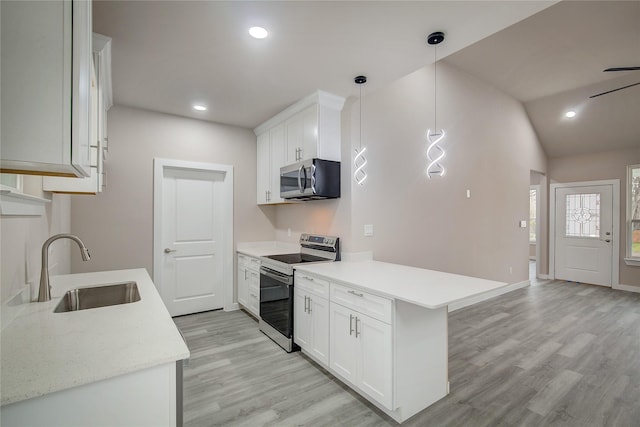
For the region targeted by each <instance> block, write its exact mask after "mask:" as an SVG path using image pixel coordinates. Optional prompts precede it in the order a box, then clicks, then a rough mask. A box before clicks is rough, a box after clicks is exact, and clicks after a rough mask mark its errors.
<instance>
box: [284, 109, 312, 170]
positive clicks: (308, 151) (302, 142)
mask: <svg viewBox="0 0 640 427" xmlns="http://www.w3.org/2000/svg"><path fill="white" fill-rule="evenodd" d="M286 130H287V149H286V153H287V154H286V157H287V162H286V164H291V163H295V162H299V161H301V160H306V159H312V158H314V157H317V153H318V105H317V104H314V105H312V106H311V107H308V108H307V109H305V110H303V111H301V112H299V113H297V114H296V115H295V116H293V117H292V118H290V119H289V120H287V122H286Z"/></svg>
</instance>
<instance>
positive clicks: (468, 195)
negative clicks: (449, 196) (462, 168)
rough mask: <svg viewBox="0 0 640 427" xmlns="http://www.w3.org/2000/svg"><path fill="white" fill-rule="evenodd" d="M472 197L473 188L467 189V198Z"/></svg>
mask: <svg viewBox="0 0 640 427" xmlns="http://www.w3.org/2000/svg"><path fill="white" fill-rule="evenodd" d="M470 198H471V190H467V199H470Z"/></svg>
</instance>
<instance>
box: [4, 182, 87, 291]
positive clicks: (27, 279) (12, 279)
mask: <svg viewBox="0 0 640 427" xmlns="http://www.w3.org/2000/svg"><path fill="white" fill-rule="evenodd" d="M24 192H25V193H28V194H32V195H35V196H38V197H43V196H45V195H44V194H43V193H42V178H41V177H39V176H25V177H24ZM46 198H52V199H53V200H52V202H51V203H47V204H46V214H45V215H44V216H38V217H19V216H18V217H16V216H3V217H1V218H0V235H1V236H2V239H0V240H1V242H2V244H1V252H0V260H1V264H2V265H1V268H0V271H1V279H0V280H1V281H0V302H1V303H3V304H4V303H5V302H6V301H7V300H8V299H10V298H12V297H13V296H15V295H16V293H17V292H18V291H20V290H22V289H23V288H24V285H26V284H27V283H28V284H29V285H30V286H31V290H30V292H31V299H32V300H33V299H35V298H37V296H38V285H39V279H40V258H41V254H42V252H41V248H42V244H43V243H44V241H45V240H47V239H48V238H49V237H50V236H52V235H54V234H58V233H68V232H69V230H70V224H69V217H70V213H69V210H70V201H69V196H67V195H57V194H54V195H50V194H47V195H46ZM70 248H71V246H70V244H69V240H58V241H56V242H54V243H53V244H52V245H51V247H50V252H49V253H50V255H49V266H50V268H49V270H50V273H51V275H55V274H66V273H69V272H70V265H69V254H70V252H69V249H70ZM73 255H77V256H78V258H79V257H80V256H79V254H77V253H76V252H73Z"/></svg>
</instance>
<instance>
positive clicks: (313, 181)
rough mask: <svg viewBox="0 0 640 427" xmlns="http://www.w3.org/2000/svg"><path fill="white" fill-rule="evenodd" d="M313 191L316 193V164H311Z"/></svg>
mask: <svg viewBox="0 0 640 427" xmlns="http://www.w3.org/2000/svg"><path fill="white" fill-rule="evenodd" d="M311 171H312V172H311V193H312V194H316V165H314V164H312V165H311Z"/></svg>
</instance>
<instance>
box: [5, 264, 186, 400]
mask: <svg viewBox="0 0 640 427" xmlns="http://www.w3.org/2000/svg"><path fill="white" fill-rule="evenodd" d="M125 281H135V282H136V283H137V284H138V291H139V293H140V297H141V299H140V301H137V302H134V303H131V304H122V305H114V306H109V307H101V308H95V309H89V310H79V311H72V312H66V313H54V312H53V310H54V308H55V307H56V305H57V304H58V302H59V301H60V298H61V297H62V295H64V293H65V292H66V291H67V290H69V289H73V288H77V287H85V286H92V285H98V284H110V283H115V282H125ZM51 285H52V290H51V297H52V298H51V301H48V302H33V303H28V304H26V307H25V308H24V309H23V310H22V312H21V313H20V314H19V315H18V316H17V317H16V318H15V319H14V320H13V321H12V322H11V323H10V324H9V325H7V326H6V327H5V329H3V330H2V333H1V339H2V358H1V364H2V366H1V367H2V370H1V371H2V372H1V383H2V386H1V387H2V393H1V394H2V398H1V404H2V405H6V404H10V403H15V402H19V401H22V400H26V399H30V398H33V397H37V396H42V395H45V394H47V393H52V392H55V391H60V390H65V389H68V388H71V387H76V386H79V385H83V384H88V383H92V382H95V381H100V380H104V379H107V378H111V377H114V376H117V375H123V374H127V373H132V372H135V371H139V370H142V369H146V368H151V367H154V366H158V365H161V364H165V363H170V362H174V361H176V360H181V359H186V358H188V357H189V349H188V348H187V346H186V344H185V343H184V341H183V339H182V337H181V335H180V332H179V331H178V329H177V327H176V326H175V324H174V322H173V320H172V319H171V316H170V315H169V312H168V311H167V309H166V307H165V305H164V303H163V302H162V299H161V298H160V295H159V294H158V292H157V290H156V288H155V285H154V284H153V282H152V281H151V278H150V277H149V275H148V274H147V271H146V270H145V269H142V268H141V269H133V270H117V271H104V272H97V273H82V274H69V275H62V276H52V277H51Z"/></svg>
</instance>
